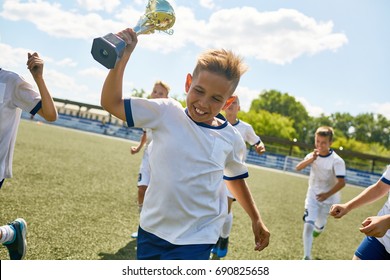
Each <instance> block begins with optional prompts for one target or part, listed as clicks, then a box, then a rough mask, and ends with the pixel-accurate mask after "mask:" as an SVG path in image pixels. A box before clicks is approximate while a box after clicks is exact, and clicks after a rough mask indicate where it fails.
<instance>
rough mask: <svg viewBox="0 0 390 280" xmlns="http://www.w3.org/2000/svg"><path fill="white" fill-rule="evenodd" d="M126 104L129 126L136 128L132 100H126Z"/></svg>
mask: <svg viewBox="0 0 390 280" xmlns="http://www.w3.org/2000/svg"><path fill="white" fill-rule="evenodd" d="M124 104H125V114H126V122H127V126H128V127H134V120H133V114H132V113H131V103H130V99H125V100H124Z"/></svg>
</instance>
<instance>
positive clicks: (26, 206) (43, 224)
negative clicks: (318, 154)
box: [0, 120, 385, 260]
mask: <svg viewBox="0 0 390 280" xmlns="http://www.w3.org/2000/svg"><path fill="white" fill-rule="evenodd" d="M134 144H135V143H132V142H130V141H126V140H121V139H116V138H109V137H102V136H98V135H95V134H88V133H83V132H79V131H75V130H70V129H64V128H60V127H56V126H51V125H45V124H38V123H36V122H30V121H25V120H23V121H22V122H21V124H20V127H19V133H18V138H17V143H16V148H15V155H14V165H13V167H14V168H13V173H14V174H13V175H14V178H12V179H8V180H6V181H5V184H4V186H3V188H2V189H1V190H0V203H1V211H2V212H1V216H0V225H3V224H5V223H7V222H9V221H11V220H14V219H15V218H17V217H23V218H24V219H25V220H26V221H27V223H28V237H27V240H28V251H27V255H26V259H27V260H36V259H38V260H99V259H103V260H111V259H130V260H132V259H135V255H136V251H135V250H136V248H135V247H136V242H135V240H133V239H131V238H130V234H131V233H132V232H133V231H135V230H136V229H137V225H138V221H139V218H138V206H137V202H136V201H137V187H136V182H137V174H138V168H139V165H140V161H141V156H142V152H140V153H139V154H137V155H131V154H130V147H131V146H132V145H134ZM249 172H250V177H249V178H248V180H247V182H248V184H249V186H250V188H251V190H252V193H253V196H254V198H255V200H256V202H257V205H258V207H259V209H260V211H261V214H262V217H263V220H264V222H265V223H266V225H267V226H268V228H269V230H270V231H271V242H270V245H269V247H268V248H266V249H265V250H264V251H262V252H260V253H259V252H255V251H253V247H254V246H253V242H254V241H253V235H252V231H251V226H250V221H249V218H248V217H247V216H246V214H245V213H244V212H243V210H242V209H241V207H240V205H239V204H238V203H235V204H234V206H233V212H234V222H233V229H232V234H231V237H230V247H229V248H230V249H229V253H228V256H227V258H226V259H241V260H254V259H267V260H292V259H301V258H302V254H303V253H302V250H303V249H302V238H301V235H302V227H303V222H302V215H303V210H304V209H303V204H304V199H305V194H306V190H307V178H306V177H303V176H302V177H301V176H294V175H290V174H288V173H282V172H276V171H273V170H269V169H262V168H254V167H250V170H249ZM361 191H362V188H356V187H351V186H347V187H346V188H344V189H343V191H342V200H343V201H345V200H348V199H350V198H351V197H353V196H355V195H356V194H358V193H359V192H361ZM384 201H385V200H384V199H383V200H380V201H378V202H376V203H375V204H372V205H370V206H366V207H363V208H361V209H357V210H355V212H352V213H350V214H349V215H347V216H346V217H344V218H343V219H342V220H335V219H333V218H329V220H328V221H329V222H328V225H327V228H326V231H324V233H323V234H322V235H321V236H320V237H318V238H317V239H315V240H314V245H313V254H312V255H313V258H316V259H323V260H328V259H333V260H348V259H351V257H352V255H353V253H354V251H355V249H356V247H357V246H358V244H359V243H360V241H361V239H362V238H363V235H362V234H361V233H360V232H359V231H358V227H359V225H360V222H361V221H362V220H363V219H364V218H365V217H367V216H371V215H374V214H376V213H377V212H378V210H379V209H380V208H381V207H382V205H383V203H384ZM0 259H2V260H4V259H8V252H7V250H6V249H5V247H3V246H0Z"/></svg>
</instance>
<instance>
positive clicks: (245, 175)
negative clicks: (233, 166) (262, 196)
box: [223, 172, 249, 181]
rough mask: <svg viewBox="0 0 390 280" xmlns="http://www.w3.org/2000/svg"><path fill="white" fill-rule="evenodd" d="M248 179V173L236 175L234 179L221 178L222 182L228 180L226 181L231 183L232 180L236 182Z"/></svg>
mask: <svg viewBox="0 0 390 280" xmlns="http://www.w3.org/2000/svg"><path fill="white" fill-rule="evenodd" d="M248 177H249V173H248V172H246V173H244V174H241V175H238V176H235V177H228V176H225V175H224V176H223V179H224V180H228V181H233V180H238V179H245V178H248Z"/></svg>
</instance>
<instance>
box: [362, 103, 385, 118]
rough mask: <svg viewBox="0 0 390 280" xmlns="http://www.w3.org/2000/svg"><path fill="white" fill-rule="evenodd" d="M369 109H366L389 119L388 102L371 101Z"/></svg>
mask: <svg viewBox="0 0 390 280" xmlns="http://www.w3.org/2000/svg"><path fill="white" fill-rule="evenodd" d="M370 107H371V109H368V108H367V110H368V111H372V112H375V113H377V114H381V115H383V116H385V117H386V119H388V120H390V102H385V103H371V104H370Z"/></svg>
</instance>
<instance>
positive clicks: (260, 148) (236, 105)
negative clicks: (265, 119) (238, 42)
mask: <svg viewBox="0 0 390 280" xmlns="http://www.w3.org/2000/svg"><path fill="white" fill-rule="evenodd" d="M233 96H234V97H235V100H234V101H233V102H232V104H231V105H230V106H229V107H228V108H226V109H225V115H226V120H227V121H228V122H229V123H230V124H231V125H233V127H234V128H236V129H237V130H238V132H239V133H240V134H241V136H242V138H243V139H244V141H245V142H246V143H248V144H249V145H251V146H252V147H253V148H254V149H255V151H256V152H257V153H258V154H259V155H261V154H263V153H265V146H264V144H263V142H262V141H261V139H260V136H258V135H257V134H256V133H255V131H254V130H253V127H252V126H251V125H250V124H249V123H246V122H244V121H242V120H239V119H238V118H237V114H238V112H239V111H240V110H241V107H240V100H239V98H238V96H237V95H235V94H234V95H233ZM245 156H246V154H245ZM227 191H228V216H227V217H226V220H225V223H224V224H223V226H222V229H221V234H220V237H219V239H218V241H217V243H216V244H215V246H214V247H213V249H212V250H211V253H212V254H214V255H216V256H217V257H218V258H223V257H225V256H226V255H227V252H228V245H229V235H230V232H231V230H232V226H233V211H232V204H233V201H235V198H234V197H233V195H232V194H231V193H230V192H229V190H227ZM211 257H212V258H213V256H211Z"/></svg>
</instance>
